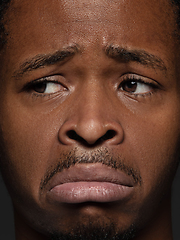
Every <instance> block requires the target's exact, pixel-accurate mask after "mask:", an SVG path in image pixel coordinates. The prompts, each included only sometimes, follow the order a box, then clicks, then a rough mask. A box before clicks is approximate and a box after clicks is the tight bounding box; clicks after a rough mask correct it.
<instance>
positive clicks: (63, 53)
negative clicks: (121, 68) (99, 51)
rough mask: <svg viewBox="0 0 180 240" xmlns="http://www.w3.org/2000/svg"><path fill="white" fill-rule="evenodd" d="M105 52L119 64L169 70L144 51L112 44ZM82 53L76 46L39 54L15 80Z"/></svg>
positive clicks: (24, 67)
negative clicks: (129, 63) (134, 63)
mask: <svg viewBox="0 0 180 240" xmlns="http://www.w3.org/2000/svg"><path fill="white" fill-rule="evenodd" d="M104 51H105V54H106V55H107V56H108V57H109V58H112V59H114V60H116V61H118V62H124V63H128V62H137V63H140V64H142V65H145V66H147V67H151V68H154V69H156V68H158V69H160V70H162V71H166V70H167V68H166V65H165V63H164V62H163V60H162V59H161V58H159V57H158V56H155V55H153V54H150V53H148V52H146V51H144V50H128V49H126V48H122V47H120V46H113V45H112V44H111V45H109V46H107V47H106V48H105V49H104ZM80 52H81V48H80V47H79V45H78V44H74V45H72V46H68V47H66V48H63V49H62V50H58V51H56V52H54V53H52V54H38V55H36V56H34V57H33V58H30V59H27V60H26V61H25V62H24V63H22V64H21V65H20V67H19V69H18V70H17V71H15V72H14V74H13V76H14V77H15V78H19V77H21V76H23V75H24V74H25V73H27V72H30V71H33V70H36V69H39V68H43V67H45V66H50V65H54V64H57V63H63V62H65V61H66V60H68V59H69V58H71V57H73V56H74V55H76V54H77V53H80Z"/></svg>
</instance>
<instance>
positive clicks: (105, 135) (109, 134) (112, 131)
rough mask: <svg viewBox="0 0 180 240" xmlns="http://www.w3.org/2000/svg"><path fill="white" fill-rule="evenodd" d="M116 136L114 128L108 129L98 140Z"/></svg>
mask: <svg viewBox="0 0 180 240" xmlns="http://www.w3.org/2000/svg"><path fill="white" fill-rule="evenodd" d="M115 136H116V131H114V130H108V131H107V132H106V133H105V134H104V135H103V136H102V137H101V138H100V139H99V141H106V140H109V139H112V138H114V137H115Z"/></svg>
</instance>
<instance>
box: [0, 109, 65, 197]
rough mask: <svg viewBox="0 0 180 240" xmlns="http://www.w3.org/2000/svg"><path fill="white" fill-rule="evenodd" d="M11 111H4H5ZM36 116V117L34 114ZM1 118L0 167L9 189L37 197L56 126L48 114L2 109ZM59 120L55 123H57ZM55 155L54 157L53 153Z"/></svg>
mask: <svg viewBox="0 0 180 240" xmlns="http://www.w3.org/2000/svg"><path fill="white" fill-rule="evenodd" d="M9 112H10V113H11V114H8V113H9ZM35 116H36V117H35ZM4 119H5V120H4V121H3V123H2V122H1V134H0V142H1V145H0V147H1V149H0V151H1V159H2V160H1V169H2V174H3V176H4V178H5V182H6V184H7V187H8V188H11V189H9V190H10V193H12V194H17V196H18V195H21V194H22V193H23V194H24V195H25V194H27V196H29V197H30V198H32V197H33V199H35V200H36V201H38V195H39V186H40V182H41V179H42V177H43V176H44V173H45V172H46V169H47V167H48V166H49V165H50V164H51V161H53V159H55V158H56V157H57V154H56V150H55V149H56V148H57V145H58V137H57V136H58V127H59V125H60V124H61V123H60V121H58V123H56V124H57V126H56V124H55V123H54V122H53V118H51V117H50V116H46V117H45V116H41V118H40V117H38V116H37V115H33V114H32V115H29V114H28V113H27V114H21V112H20V111H19V113H18V115H17V114H15V113H14V112H13V110H12V111H8V112H4ZM58 124H59V125H58ZM55 156H56V157H55Z"/></svg>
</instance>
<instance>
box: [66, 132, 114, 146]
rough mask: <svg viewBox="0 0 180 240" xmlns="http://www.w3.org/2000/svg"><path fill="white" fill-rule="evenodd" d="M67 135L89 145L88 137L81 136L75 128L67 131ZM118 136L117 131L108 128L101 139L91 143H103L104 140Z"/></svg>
mask: <svg viewBox="0 0 180 240" xmlns="http://www.w3.org/2000/svg"><path fill="white" fill-rule="evenodd" d="M67 136H68V138H70V139H72V140H75V141H78V142H79V143H81V144H83V145H89V143H88V141H86V139H84V138H83V137H81V136H79V135H78V134H77V133H76V131H74V130H70V131H68V132H67ZM115 136H116V131H114V130H108V131H107V132H106V133H105V134H104V135H103V136H102V137H100V138H99V139H97V140H96V141H94V143H91V145H94V144H101V143H102V142H104V141H107V140H109V139H113V138H114V137H115Z"/></svg>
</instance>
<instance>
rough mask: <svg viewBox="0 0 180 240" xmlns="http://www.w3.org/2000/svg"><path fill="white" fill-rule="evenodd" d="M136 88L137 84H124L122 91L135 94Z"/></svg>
mask: <svg viewBox="0 0 180 240" xmlns="http://www.w3.org/2000/svg"><path fill="white" fill-rule="evenodd" d="M136 88H137V82H132V81H131V82H126V83H125V86H124V90H125V91H126V92H135V91H136Z"/></svg>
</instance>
